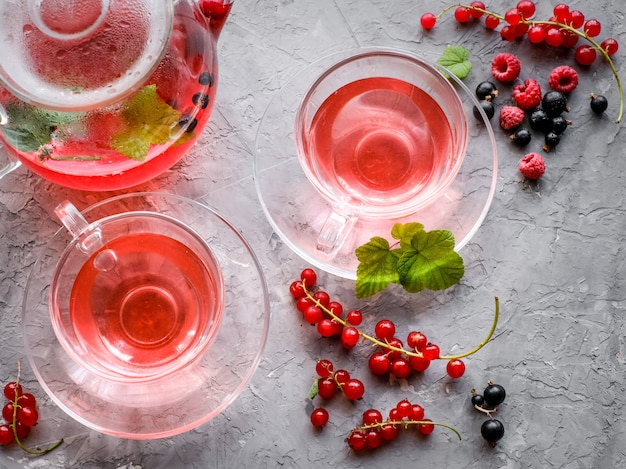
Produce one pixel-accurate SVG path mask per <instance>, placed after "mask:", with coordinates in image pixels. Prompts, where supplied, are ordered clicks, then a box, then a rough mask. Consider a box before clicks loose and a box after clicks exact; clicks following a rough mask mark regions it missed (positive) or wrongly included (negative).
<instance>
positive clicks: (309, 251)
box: [254, 50, 498, 279]
mask: <svg viewBox="0 0 626 469" xmlns="http://www.w3.org/2000/svg"><path fill="white" fill-rule="evenodd" d="M356 52H359V51H354V50H352V51H348V52H340V53H335V54H332V55H329V56H327V57H325V58H323V59H320V60H319V61H317V62H314V63H313V64H311V65H309V66H307V67H306V68H305V69H303V70H302V71H300V72H299V73H298V74H296V75H295V76H294V77H293V78H291V79H290V80H289V82H288V83H287V84H286V85H285V86H283V87H282V88H281V89H280V91H279V92H278V93H277V94H276V95H275V96H274V97H273V99H272V101H271V102H270V104H269V106H268V108H267V109H266V111H265V113H264V115H263V117H262V119H261V123H260V125H259V129H258V131H257V135H256V141H255V147H254V178H255V185H256V189H257V193H258V196H259V199H260V201H261V205H262V207H263V211H264V212H265V215H266V216H267V219H268V220H269V222H270V224H271V225H272V227H273V228H274V231H275V232H276V233H277V234H278V235H279V236H280V238H281V239H282V240H283V242H284V243H285V244H287V245H288V246H289V247H290V248H291V249H292V250H293V251H294V252H295V253H296V254H298V255H299V256H300V257H301V258H302V259H304V260H305V261H306V262H308V263H310V264H311V265H313V266H316V267H318V268H320V269H322V270H324V271H326V272H329V273H331V274H334V275H338V276H341V277H344V278H348V279H355V278H356V269H357V267H358V260H357V258H356V255H355V249H356V248H357V247H358V246H360V245H362V244H364V243H367V242H368V241H369V240H370V239H371V238H372V237H374V236H380V237H383V238H387V239H389V240H390V241H391V237H390V232H391V228H392V226H393V225H394V224H395V223H408V222H418V223H421V224H423V225H424V227H425V229H426V230H436V229H446V230H450V231H451V232H452V233H453V234H454V237H455V240H456V250H457V251H458V250H460V249H461V248H462V247H463V246H464V245H465V244H467V243H468V241H469V240H470V239H471V238H472V236H473V235H474V234H475V233H476V231H477V230H478V228H479V227H480V225H481V223H482V222H483V220H484V219H485V217H486V215H487V212H488V210H489V207H490V205H491V201H492V199H493V196H494V193H495V188H496V181H497V167H498V156H497V149H496V142H495V136H494V134H493V129H492V127H491V124H490V122H489V119H488V118H487V117H486V115H485V114H484V112H483V111H482V109H479V115H478V116H477V117H476V116H474V107H476V106H478V107H479V103H478V101H477V100H476V98H475V97H474V95H473V93H472V92H471V91H470V90H469V89H468V88H467V87H466V86H465V84H463V82H461V81H460V80H459V79H458V78H456V77H455V76H454V75H453V74H452V73H447V75H448V76H449V79H450V81H451V82H452V84H453V86H454V87H455V89H456V90H457V92H458V93H459V96H460V98H461V101H462V102H463V104H464V107H465V112H466V115H467V120H468V123H469V125H468V128H469V139H468V146H467V152H466V156H465V158H464V160H463V164H462V166H461V168H460V170H459V172H458V174H457V176H456V178H455V179H454V181H453V182H452V184H451V185H450V186H449V188H448V189H447V190H446V191H445V192H444V193H443V194H442V195H441V196H440V197H438V198H437V199H436V200H434V201H433V202H432V203H431V204H430V205H428V206H427V207H425V208H423V209H422V210H420V211H419V212H418V213H414V214H411V215H408V216H404V217H402V218H395V219H392V218H389V219H381V218H377V219H361V218H360V219H358V220H357V222H356V224H355V226H354V227H353V228H352V231H351V233H350V234H349V235H348V238H347V239H346V240H345V242H344V243H343V245H342V247H341V249H340V250H339V252H338V253H337V254H336V255H335V256H334V257H332V258H328V257H327V256H325V255H324V254H322V253H320V252H319V250H318V249H316V244H317V239H318V235H319V232H320V230H321V228H322V226H323V225H324V223H325V222H326V220H327V218H328V216H329V215H330V213H331V212H332V207H331V204H330V203H329V202H328V201H327V199H325V198H324V197H322V196H321V195H320V194H319V192H318V191H317V190H316V189H315V188H314V186H313V185H312V184H311V183H310V182H309V180H308V179H307V178H306V176H305V173H304V171H303V170H302V168H301V165H300V162H299V159H298V155H297V153H296V143H295V135H294V130H295V120H296V113H297V110H298V107H299V105H300V102H301V101H302V99H303V97H304V95H305V94H306V92H307V90H308V88H309V87H310V86H311V84H312V83H313V82H314V81H315V80H316V79H317V77H318V76H320V75H321V74H322V73H323V72H324V71H325V70H327V69H328V68H329V67H331V66H332V65H334V64H336V63H338V62H339V61H340V60H342V59H345V58H346V57H349V56H351V55H353V54H355V53H356ZM402 53H404V54H406V55H411V54H410V53H408V52H402ZM420 59H421V60H424V61H430V63H431V64H433V65H435V64H434V60H433V58H432V57H420ZM436 67H437V68H439V69H440V70H442V71H443V72H444V73H446V72H445V69H444V68H443V67H441V66H439V65H436Z"/></svg>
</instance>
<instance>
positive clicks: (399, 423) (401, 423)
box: [357, 420, 462, 440]
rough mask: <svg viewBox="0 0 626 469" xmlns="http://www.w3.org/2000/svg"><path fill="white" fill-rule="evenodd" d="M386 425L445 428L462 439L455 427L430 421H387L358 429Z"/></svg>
mask: <svg viewBox="0 0 626 469" xmlns="http://www.w3.org/2000/svg"><path fill="white" fill-rule="evenodd" d="M385 425H394V426H404V427H408V426H410V425H437V426H438V427H444V428H447V429H448V430H450V431H452V432H454V433H455V434H456V436H458V437H459V440H461V439H462V438H461V433H459V431H458V430H457V429H456V428H454V427H453V426H451V425H448V424H446V423H441V422H431V421H430V420H398V421H395V420H387V421H386V422H378V423H371V424H369V425H361V426H359V427H357V428H358V429H359V430H370V429H372V428H381V427H384V426H385Z"/></svg>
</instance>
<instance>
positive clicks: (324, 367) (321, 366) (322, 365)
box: [315, 359, 335, 378]
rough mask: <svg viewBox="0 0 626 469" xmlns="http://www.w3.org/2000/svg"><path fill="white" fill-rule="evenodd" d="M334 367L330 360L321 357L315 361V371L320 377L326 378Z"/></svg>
mask: <svg viewBox="0 0 626 469" xmlns="http://www.w3.org/2000/svg"><path fill="white" fill-rule="evenodd" d="M334 368H335V367H334V366H333V363H332V362H331V361H330V360H326V359H322V360H318V361H317V364H316V365H315V372H316V373H317V376H319V377H320V378H328V377H329V376H330V375H331V374H332V372H333V369H334Z"/></svg>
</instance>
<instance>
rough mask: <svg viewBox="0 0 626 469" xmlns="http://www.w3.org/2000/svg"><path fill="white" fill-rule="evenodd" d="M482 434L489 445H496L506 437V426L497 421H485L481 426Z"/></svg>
mask: <svg viewBox="0 0 626 469" xmlns="http://www.w3.org/2000/svg"><path fill="white" fill-rule="evenodd" d="M480 434H481V435H482V436H483V438H484V439H485V440H487V441H488V442H489V443H495V442H496V441H498V440H499V439H500V438H502V437H503V436H504V425H502V422H500V420H497V419H489V420H485V422H483V424H482V425H481V426H480Z"/></svg>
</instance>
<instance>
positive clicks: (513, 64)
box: [491, 52, 522, 83]
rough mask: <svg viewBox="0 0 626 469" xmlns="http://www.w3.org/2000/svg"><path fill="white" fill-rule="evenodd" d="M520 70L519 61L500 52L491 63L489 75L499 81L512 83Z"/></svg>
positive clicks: (511, 55) (509, 54)
mask: <svg viewBox="0 0 626 469" xmlns="http://www.w3.org/2000/svg"><path fill="white" fill-rule="evenodd" d="M521 70H522V64H521V63H520V61H519V59H518V58H517V57H515V56H514V55H513V54H511V53H508V52H501V53H500V54H498V55H496V56H495V57H494V58H493V61H492V62H491V75H492V76H493V77H494V78H495V79H496V80H499V81H502V82H505V83H507V82H511V81H514V80H515V79H516V78H517V77H518V76H519V74H520V71H521Z"/></svg>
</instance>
